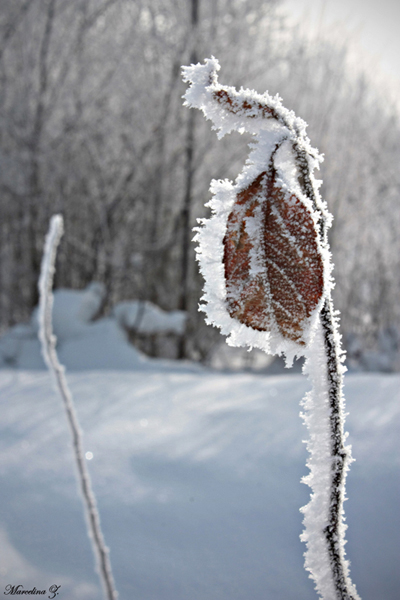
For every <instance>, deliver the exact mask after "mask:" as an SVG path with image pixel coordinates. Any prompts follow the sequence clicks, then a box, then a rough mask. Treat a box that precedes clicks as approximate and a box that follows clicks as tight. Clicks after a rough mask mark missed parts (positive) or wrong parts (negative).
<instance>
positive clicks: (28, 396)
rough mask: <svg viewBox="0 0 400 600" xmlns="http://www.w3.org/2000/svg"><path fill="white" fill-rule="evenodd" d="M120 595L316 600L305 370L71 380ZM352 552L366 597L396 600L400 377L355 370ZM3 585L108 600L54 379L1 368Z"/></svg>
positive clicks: (153, 368) (159, 365)
mask: <svg viewBox="0 0 400 600" xmlns="http://www.w3.org/2000/svg"><path fill="white" fill-rule="evenodd" d="M67 377H68V382H69V385H70V387H71V389H72V392H73V395H74V399H75V403H76V408H77V412H78V416H79V420H80V423H81V425H82V429H83V432H84V445H85V452H91V453H92V454H93V458H92V460H90V461H88V463H87V464H88V466H89V469H90V473H91V477H92V482H93V487H94V490H95V492H96V495H97V499H98V504H99V510H100V515H101V520H102V527H103V531H104V535H105V539H106V543H107V545H108V547H109V548H110V557H111V563H112V566H113V571H114V574H115V579H116V585H117V589H118V590H119V592H120V598H121V600H131V599H133V598H140V599H141V600H188V599H190V600H192V599H193V600H210V599H211V600H217V599H218V600H220V599H225V598H226V599H229V600H248V599H249V598H252V599H254V600H265V599H266V598H276V599H279V600H310V598H314V597H315V592H314V590H313V583H312V581H311V580H309V579H308V577H307V573H306V571H305V570H304V568H303V552H304V550H305V546H304V544H302V543H301V542H300V540H299V535H300V533H301V530H302V515H301V513H300V512H299V508H300V507H301V506H303V505H304V504H306V502H307V501H308V497H309V490H308V488H307V487H306V486H305V485H302V484H301V483H300V480H301V478H302V477H303V476H304V475H306V474H307V469H306V467H305V462H306V454H307V453H306V447H305V445H304V443H302V440H303V439H304V438H305V437H307V434H306V430H305V427H304V425H303V424H302V420H301V419H300V418H299V402H300V400H301V398H302V397H304V395H305V393H306V392H307V390H308V389H309V384H308V383H307V380H306V379H305V378H304V377H303V376H301V375H287V376H282V375H280V376H276V377H265V376H261V375H254V374H243V373H230V374H221V373H215V372H212V371H209V370H206V369H200V368H198V367H195V366H193V368H192V369H190V368H189V365H187V366H180V364H179V363H168V364H167V363H166V362H165V361H164V362H161V361H152V362H150V363H147V364H146V368H145V369H144V370H139V369H136V370H134V371H132V372H128V371H126V370H125V371H106V372H101V371H92V372H74V373H67ZM346 397H347V409H348V410H349V413H350V414H349V416H348V418H347V428H348V430H349V432H350V436H349V440H348V441H349V443H350V444H351V445H352V448H353V455H354V457H355V458H356V462H355V463H354V464H353V465H352V468H351V472H350V474H349V477H348V482H347V488H348V496H349V500H348V501H347V502H346V503H345V504H346V516H347V520H348V523H349V529H348V531H347V538H348V544H347V545H346V550H347V555H348V558H349V559H350V561H351V573H352V576H353V578H354V580H355V581H356V582H357V588H358V591H359V593H360V595H361V597H362V598H363V600H376V599H377V598H379V600H397V598H398V597H399V591H400V574H399V570H398V564H397V561H398V556H399V554H400V544H399V540H400V535H399V533H400V532H399V529H400V527H399V524H400V514H399V513H400V511H399V504H398V495H399V489H398V485H399V478H398V473H399V463H400V449H399V444H398V431H399V426H400V402H399V400H400V377H399V376H398V375H387V374H380V375H368V374H367V375H366V374H355V375H348V376H347V378H346ZM0 403H1V415H2V417H1V421H0V429H1V435H0V479H1V489H2V494H1V495H0V539H1V542H2V545H1V549H0V553H1V555H0V559H1V560H0V589H1V586H3V590H4V587H5V586H6V585H8V584H9V583H13V584H18V583H22V584H24V585H25V587H26V589H30V588H32V587H33V586H36V588H37V589H39V588H41V586H43V585H44V586H47V588H48V587H49V586H50V585H52V584H61V585H62V587H61V589H60V594H59V598H62V599H63V600H92V599H93V600H94V599H96V600H97V599H100V598H101V592H100V588H99V585H98V582H97V579H96V575H95V573H94V563H93V558H92V554H91V549H90V544H89V541H88V539H87V535H86V530H85V523H84V518H83V515H82V510H81V503H80V496H79V493H78V490H77V487H76V483H75V474H74V464H73V457H72V452H71V445H70V439H69V432H68V427H67V423H66V420H65V415H64V410H63V407H62V404H61V401H60V399H59V398H58V396H57V394H56V393H55V392H54V390H53V385H52V382H51V378H50V376H49V374H48V373H47V372H45V371H36V372H35V371H20V370H16V369H14V370H2V371H0Z"/></svg>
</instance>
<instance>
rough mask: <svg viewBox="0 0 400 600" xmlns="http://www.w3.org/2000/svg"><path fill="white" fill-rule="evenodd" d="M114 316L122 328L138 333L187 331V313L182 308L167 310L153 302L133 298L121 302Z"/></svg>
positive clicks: (179, 333)
mask: <svg viewBox="0 0 400 600" xmlns="http://www.w3.org/2000/svg"><path fill="white" fill-rule="evenodd" d="M113 316H114V317H115V318H116V320H117V322H118V324H119V325H120V327H121V328H124V329H131V330H133V331H136V332H137V333H147V334H149V335H151V334H154V333H175V334H177V335H182V334H183V333H184V331H185V322H186V313H185V312H184V311H182V310H173V311H170V312H166V311H164V310H162V309H161V308H160V307H159V306H156V305H155V304H153V303H152V302H149V301H148V300H146V301H140V300H133V301H130V302H120V303H119V304H117V305H116V306H115V307H114V309H113Z"/></svg>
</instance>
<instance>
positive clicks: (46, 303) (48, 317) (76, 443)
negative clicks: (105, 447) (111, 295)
mask: <svg viewBox="0 0 400 600" xmlns="http://www.w3.org/2000/svg"><path fill="white" fill-rule="evenodd" d="M62 234H63V218H62V216H61V215H55V216H53V217H52V219H51V221H50V229H49V232H48V234H47V237H46V244H45V249H44V254H43V260H42V267H41V273H40V279H39V294H40V301H39V339H40V342H41V345H42V352H43V357H44V360H45V363H46V365H47V367H48V369H49V371H50V373H51V374H52V376H53V379H54V381H55V384H56V387H57V389H58V391H59V393H60V396H61V398H62V401H63V404H64V408H65V411H66V413H67V419H68V424H69V427H70V431H71V436H72V444H73V449H74V456H75V462H76V467H77V473H78V480H79V487H80V490H81V493H82V501H83V504H84V512H85V516H86V522H87V526H88V535H89V539H90V542H91V544H92V549H93V552H94V555H95V559H96V564H97V571H98V573H99V576H100V580H101V584H102V586H103V591H104V595H105V598H107V600H116V599H117V597H118V593H117V591H116V589H115V585H114V580H113V575H112V570H111V564H110V559H109V551H108V548H107V547H106V545H105V542H104V537H103V533H102V531H101V526H100V515H99V511H98V508H97V503H96V498H95V495H94V493H93V490H92V485H91V481H90V475H89V471H88V470H87V467H86V462H85V457H84V451H83V439H82V432H81V429H80V426H79V421H78V416H77V414H76V412H75V407H74V402H73V398H72V394H71V391H70V389H69V387H68V383H67V380H66V377H65V369H64V367H63V366H62V365H61V364H60V362H59V360H58V356H57V352H56V338H55V336H54V334H53V327H52V308H53V294H52V287H53V277H54V271H55V260H56V254H57V246H58V244H59V242H60V239H61V236H62Z"/></svg>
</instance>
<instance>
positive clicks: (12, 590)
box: [4, 583, 61, 600]
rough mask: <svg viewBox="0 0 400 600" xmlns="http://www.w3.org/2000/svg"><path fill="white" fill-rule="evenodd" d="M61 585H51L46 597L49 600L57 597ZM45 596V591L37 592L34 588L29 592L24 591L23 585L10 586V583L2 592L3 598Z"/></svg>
mask: <svg viewBox="0 0 400 600" xmlns="http://www.w3.org/2000/svg"><path fill="white" fill-rule="evenodd" d="M60 587H61V585H55V584H53V585H51V586H50V587H49V595H48V596H47V597H48V598H50V600H53V598H55V597H56V596H58V590H59V589H60ZM46 594H47V591H46V590H37V589H36V588H35V587H34V588H32V589H31V590H25V589H24V586H23V585H21V584H20V585H11V584H10V583H9V584H8V585H6V587H5V590H4V595H5V596H25V595H27V596H28V595H29V596H45V595H46Z"/></svg>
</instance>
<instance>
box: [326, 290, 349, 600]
mask: <svg viewBox="0 0 400 600" xmlns="http://www.w3.org/2000/svg"><path fill="white" fill-rule="evenodd" d="M320 317H321V324H322V329H323V335H324V347H325V353H326V359H327V378H328V397H329V408H330V413H329V425H330V441H331V461H332V464H331V482H330V488H329V495H330V503H329V514H328V523H327V525H326V527H325V529H324V535H325V539H326V543H327V546H328V552H329V556H330V559H331V565H332V576H333V579H334V582H335V588H336V591H337V597H338V599H340V600H355V598H356V597H358V596H355V595H353V594H352V593H351V592H350V589H349V588H350V586H351V587H353V586H352V584H351V582H349V580H348V576H347V572H346V571H347V568H346V566H345V564H344V552H343V549H344V540H343V539H342V538H343V535H342V532H341V524H342V513H343V501H344V495H345V480H346V470H347V466H348V463H349V462H350V460H351V455H350V451H349V449H348V448H346V447H345V445H344V431H343V412H344V411H343V394H342V387H343V377H342V370H341V364H340V348H339V343H338V339H337V336H335V318H334V315H333V308H332V302H331V300H330V299H327V300H326V301H325V304H324V305H323V307H322V309H321V314H320Z"/></svg>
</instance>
